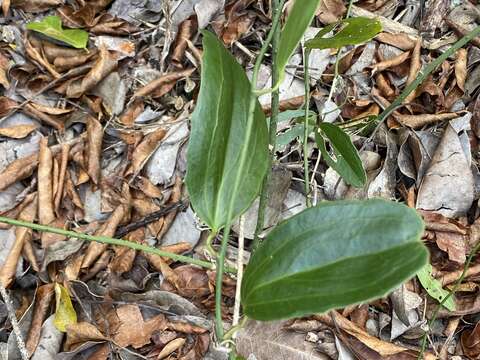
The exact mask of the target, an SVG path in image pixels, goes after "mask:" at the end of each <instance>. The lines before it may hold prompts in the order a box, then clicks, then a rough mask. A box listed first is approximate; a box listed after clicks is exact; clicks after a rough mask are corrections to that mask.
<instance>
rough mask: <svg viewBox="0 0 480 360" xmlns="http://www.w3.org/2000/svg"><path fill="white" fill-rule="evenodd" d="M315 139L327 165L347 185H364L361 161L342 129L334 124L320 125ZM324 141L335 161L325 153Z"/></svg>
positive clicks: (363, 171) (364, 179)
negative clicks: (328, 145)
mask: <svg viewBox="0 0 480 360" xmlns="http://www.w3.org/2000/svg"><path fill="white" fill-rule="evenodd" d="M315 139H316V141H317V145H318V148H319V149H320V152H321V153H322V156H323V157H324V158H325V161H326V162H327V164H328V165H329V166H330V167H332V169H333V170H335V171H336V172H337V173H338V174H339V175H340V176H341V177H343V179H344V180H345V181H346V182H347V183H349V184H350V185H353V186H355V187H362V186H363V185H365V182H366V181H367V175H366V174H365V170H364V169H363V165H362V160H360V156H359V155H358V151H357V149H356V148H355V146H354V145H353V144H352V141H351V140H350V137H349V136H348V135H347V134H346V133H345V132H344V131H343V130H342V129H340V128H339V127H338V126H336V125H334V124H330V123H321V124H320V125H319V129H318V131H316V132H315ZM325 141H328V142H329V143H330V145H331V148H332V150H333V153H334V156H335V159H334V158H333V157H332V156H330V154H329V152H328V151H327V147H326V145H325Z"/></svg>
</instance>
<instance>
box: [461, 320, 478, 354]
mask: <svg viewBox="0 0 480 360" xmlns="http://www.w3.org/2000/svg"><path fill="white" fill-rule="evenodd" d="M460 340H461V341H460V342H461V344H462V349H463V352H464V354H465V355H466V356H467V357H468V358H469V359H478V358H479V356H480V322H477V324H476V325H475V327H474V328H473V329H469V330H465V331H464V332H463V333H462V336H461V338H460Z"/></svg>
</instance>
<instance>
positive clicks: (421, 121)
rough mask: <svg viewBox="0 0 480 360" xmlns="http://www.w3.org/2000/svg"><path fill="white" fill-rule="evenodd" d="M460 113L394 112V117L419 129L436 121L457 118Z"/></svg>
mask: <svg viewBox="0 0 480 360" xmlns="http://www.w3.org/2000/svg"><path fill="white" fill-rule="evenodd" d="M460 115H461V114H459V113H443V114H419V115H403V114H398V113H397V114H394V118H395V120H397V121H398V122H399V123H400V124H402V125H403V126H407V127H410V128H412V129H419V128H421V127H423V126H425V125H430V124H434V123H436V122H440V121H447V120H452V119H456V118H458V117H459V116H460Z"/></svg>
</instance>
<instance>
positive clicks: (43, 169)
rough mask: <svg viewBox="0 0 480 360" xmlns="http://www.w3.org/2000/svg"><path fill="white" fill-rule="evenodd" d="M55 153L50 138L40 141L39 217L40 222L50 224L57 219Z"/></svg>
mask: <svg viewBox="0 0 480 360" xmlns="http://www.w3.org/2000/svg"><path fill="white" fill-rule="evenodd" d="M52 171H53V155H52V151H51V150H50V148H49V147H48V138H46V137H44V138H42V140H41V141H40V151H39V155H38V172H37V178H38V219H39V221H40V224H42V225H49V224H50V223H51V222H53V221H54V220H55V218H56V217H55V212H54V209H53V179H52Z"/></svg>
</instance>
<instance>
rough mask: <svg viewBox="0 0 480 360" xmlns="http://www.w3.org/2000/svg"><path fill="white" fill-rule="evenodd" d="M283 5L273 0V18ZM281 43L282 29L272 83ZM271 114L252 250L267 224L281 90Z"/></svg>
mask: <svg viewBox="0 0 480 360" xmlns="http://www.w3.org/2000/svg"><path fill="white" fill-rule="evenodd" d="M282 7H283V1H279V0H272V18H275V16H277V14H278V13H281V11H282ZM279 43H280V31H275V32H274V34H273V38H272V84H276V83H277V82H279V80H280V79H279V74H278V72H277V71H276V69H277V53H278V44H279ZM271 99H272V100H271V109H272V110H271V114H270V126H269V128H268V137H269V142H268V147H269V151H270V156H269V158H268V171H267V175H266V176H265V178H264V179H263V183H262V190H261V191H260V200H259V203H258V214H257V225H256V227H255V234H254V236H253V245H252V250H253V251H255V249H256V248H257V247H258V245H260V237H259V235H260V233H261V232H262V230H263V227H264V226H265V211H266V209H267V203H268V198H267V189H268V184H269V183H270V180H271V174H272V165H273V161H274V158H275V148H276V145H277V123H278V113H279V110H280V109H279V106H280V91H279V89H278V88H277V89H275V90H274V91H273V92H272V98H271Z"/></svg>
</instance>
